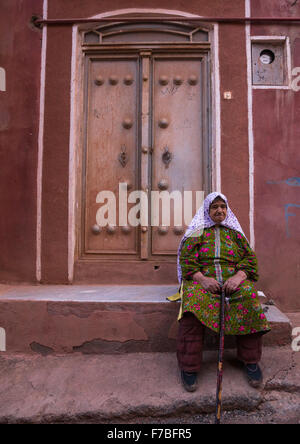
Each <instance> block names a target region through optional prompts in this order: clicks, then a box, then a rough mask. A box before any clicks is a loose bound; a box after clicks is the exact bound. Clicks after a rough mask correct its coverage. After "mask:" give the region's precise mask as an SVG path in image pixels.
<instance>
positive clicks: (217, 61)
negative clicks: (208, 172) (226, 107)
mask: <svg viewBox="0 0 300 444" xmlns="http://www.w3.org/2000/svg"><path fill="white" fill-rule="evenodd" d="M214 66H215V73H214V74H215V92H214V93H215V94H214V95H215V121H216V122H215V125H216V127H215V152H216V154H215V190H213V191H217V192H220V193H221V191H222V190H221V83H220V56H219V24H218V23H216V24H215V25H214Z"/></svg>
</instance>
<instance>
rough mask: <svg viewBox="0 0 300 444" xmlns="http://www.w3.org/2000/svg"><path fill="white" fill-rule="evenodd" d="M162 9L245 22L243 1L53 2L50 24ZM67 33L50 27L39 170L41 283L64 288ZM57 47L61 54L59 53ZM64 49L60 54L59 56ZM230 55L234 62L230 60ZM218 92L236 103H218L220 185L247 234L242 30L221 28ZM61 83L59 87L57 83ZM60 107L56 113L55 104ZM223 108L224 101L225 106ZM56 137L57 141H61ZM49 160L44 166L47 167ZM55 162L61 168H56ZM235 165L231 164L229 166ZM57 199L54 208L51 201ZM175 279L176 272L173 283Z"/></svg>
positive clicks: (245, 121) (67, 79) (245, 123)
mask: <svg viewBox="0 0 300 444" xmlns="http://www.w3.org/2000/svg"><path fill="white" fill-rule="evenodd" d="M137 6H138V7H139V8H143V7H144V8H165V9H170V8H172V9H174V10H181V11H185V12H189V13H194V14H199V15H203V16H214V15H220V16H224V17H226V16H227V17H228V16H244V14H245V3H244V0H237V1H235V2H224V1H223V0H214V1H210V2H207V1H206V0H201V1H199V0H197V1H196V0H193V1H190V2H182V1H179V0H175V1H173V2H172V5H171V6H170V2H168V1H166V0H144V1H140V2H138V4H137V2H136V1H134V0H133V1H130V0H115V1H111V0H104V1H102V2H99V1H97V0H89V1H86V2H84V3H83V2H82V1H80V0H66V1H64V2H61V1H60V0H51V1H50V2H49V10H48V17H49V18H70V17H91V16H93V15H96V14H99V13H101V12H107V11H113V10H116V9H122V8H132V7H137ZM60 42H64V46H63V47H62V45H61V44H60ZM70 45H71V29H70V27H53V28H52V27H49V29H48V48H47V60H48V63H47V70H46V78H47V81H46V93H45V94H46V101H45V107H46V110H45V121H46V126H45V143H44V170H43V213H42V217H43V221H44V222H43V226H42V281H43V282H51V283H53V282H61V283H65V282H67V273H68V268H67V266H68V263H67V256H66V254H67V248H68V244H67V242H68V226H67V220H68V207H67V201H68V183H67V175H66V171H67V168H68V153H69V145H68V140H69V139H68V130H69V115H70V108H69V103H70V88H69V85H70V66H71V46H70ZM58 47H60V49H61V52H58V51H57V48H58ZM62 48H63V51H62ZM233 54H234V57H233ZM220 64H221V79H220V81H221V91H225V90H228V89H229V90H231V91H232V92H233V96H234V97H235V100H233V101H232V102H231V103H229V102H228V101H227V102H226V103H222V116H221V117H222V183H223V191H224V192H225V193H226V194H228V196H229V198H230V201H231V205H232V207H233V208H234V209H235V210H236V212H237V214H238V215H239V217H240V220H241V223H242V224H243V226H244V229H245V231H246V232H247V233H248V232H249V217H248V212H249V195H248V194H249V186H248V170H249V165H248V133H247V122H248V117H247V76H246V73H247V70H246V55H245V30H244V26H243V25H235V26H232V25H227V24H224V25H221V26H220ZM58 79H59V81H58ZM58 102H59V103H60V106H59V108H58V106H57V103H58ZM224 102H225V101H224ZM223 105H224V106H223ZM59 136H60V137H59ZM46 159H47V162H46ZM58 159H59V163H57V161H58ZM233 159H234V161H233ZM51 195H52V196H55V206H54V205H53V200H51V197H50V196H51ZM175 280H176V273H175V268H174V283H175Z"/></svg>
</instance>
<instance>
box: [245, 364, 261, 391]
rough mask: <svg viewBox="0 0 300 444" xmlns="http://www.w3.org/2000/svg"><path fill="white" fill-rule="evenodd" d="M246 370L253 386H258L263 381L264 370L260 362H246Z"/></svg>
mask: <svg viewBox="0 0 300 444" xmlns="http://www.w3.org/2000/svg"><path fill="white" fill-rule="evenodd" d="M245 371H246V375H247V378H248V382H249V384H250V385H251V387H254V388H258V387H260V386H261V384H262V382H263V375H262V371H261V369H260V368H259V365H258V364H245Z"/></svg>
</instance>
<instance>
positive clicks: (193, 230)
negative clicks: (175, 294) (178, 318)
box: [177, 192, 247, 283]
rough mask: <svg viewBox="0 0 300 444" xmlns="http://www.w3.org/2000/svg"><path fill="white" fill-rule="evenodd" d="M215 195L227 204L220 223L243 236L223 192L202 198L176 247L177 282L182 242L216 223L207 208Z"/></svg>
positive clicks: (179, 271) (179, 276)
mask: <svg viewBox="0 0 300 444" xmlns="http://www.w3.org/2000/svg"><path fill="white" fill-rule="evenodd" d="M216 197H220V198H221V199H223V200H224V202H225V203H226V206H227V216H226V219H225V220H224V221H223V222H221V225H223V226H224V227H227V228H231V229H232V230H235V231H238V232H239V233H241V234H242V235H243V236H244V237H245V238H246V236H245V233H244V232H243V230H242V227H241V225H240V223H239V221H238V220H237V218H236V216H235V215H234V213H233V212H232V211H231V209H230V208H229V205H228V201H227V197H226V196H224V194H221V193H218V192H214V193H210V194H209V195H208V196H206V198H205V199H204V202H203V205H202V206H201V207H200V208H199V210H198V212H197V213H196V215H195V216H194V218H193V220H192V222H191V223H190V225H189V227H188V229H187V230H186V232H185V235H184V236H183V238H182V239H181V241H180V244H179V248H178V254H177V275H178V280H179V283H181V280H182V273H181V267H180V263H179V258H180V253H181V250H182V247H183V244H184V242H185V241H186V240H187V238H189V237H194V236H195V237H196V236H200V235H201V234H202V232H203V230H204V228H209V227H212V226H214V225H215V224H216V223H215V222H214V221H213V220H212V219H211V218H210V216H209V208H210V205H211V204H212V202H213V201H214V200H215V199H216ZM246 239H247V238H246Z"/></svg>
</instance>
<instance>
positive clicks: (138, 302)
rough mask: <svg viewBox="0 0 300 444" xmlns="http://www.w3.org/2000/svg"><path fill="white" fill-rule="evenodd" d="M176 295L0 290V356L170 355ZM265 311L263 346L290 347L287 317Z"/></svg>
mask: <svg viewBox="0 0 300 444" xmlns="http://www.w3.org/2000/svg"><path fill="white" fill-rule="evenodd" d="M177 290H178V287H177V286H169V285H166V286H161V285H160V286H156V285H145V286H142V285H130V286H117V285H113V286H112V285H109V286H108V285H74V286H73V285H37V286H31V285H20V286H6V285H0V350H6V351H7V352H9V353H14V352H17V353H38V354H41V355H44V356H45V355H49V354H54V353H74V352H81V353H84V354H97V353H100V354H103V353H104V354H114V353H117V354H120V353H137V352H143V353H144V352H148V353H153V352H174V351H175V347H176V336H177V328H178V323H177V315H178V310H179V303H178V302H172V303H171V302H169V301H167V299H166V298H167V297H168V296H170V295H172V294H174V293H176V292H177ZM260 297H263V295H260ZM265 310H266V316H267V318H268V320H269V321H270V322H271V326H272V331H271V332H270V333H268V334H267V335H265V337H264V343H265V344H266V345H269V346H271V345H272V346H273V345H281V346H282V345H285V344H289V343H290V342H291V323H290V321H289V319H288V317H287V316H286V315H284V314H283V313H282V312H280V310H278V308H277V307H276V306H274V305H266V306H265ZM1 335H2V337H1ZM205 341H206V342H205V349H208V350H210V349H216V348H217V347H218V335H216V334H214V333H213V332H210V331H209V332H208V334H207V335H206V339H205ZM1 344H2V348H1ZM225 345H226V348H234V347H235V339H234V338H233V337H226V343H225Z"/></svg>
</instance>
